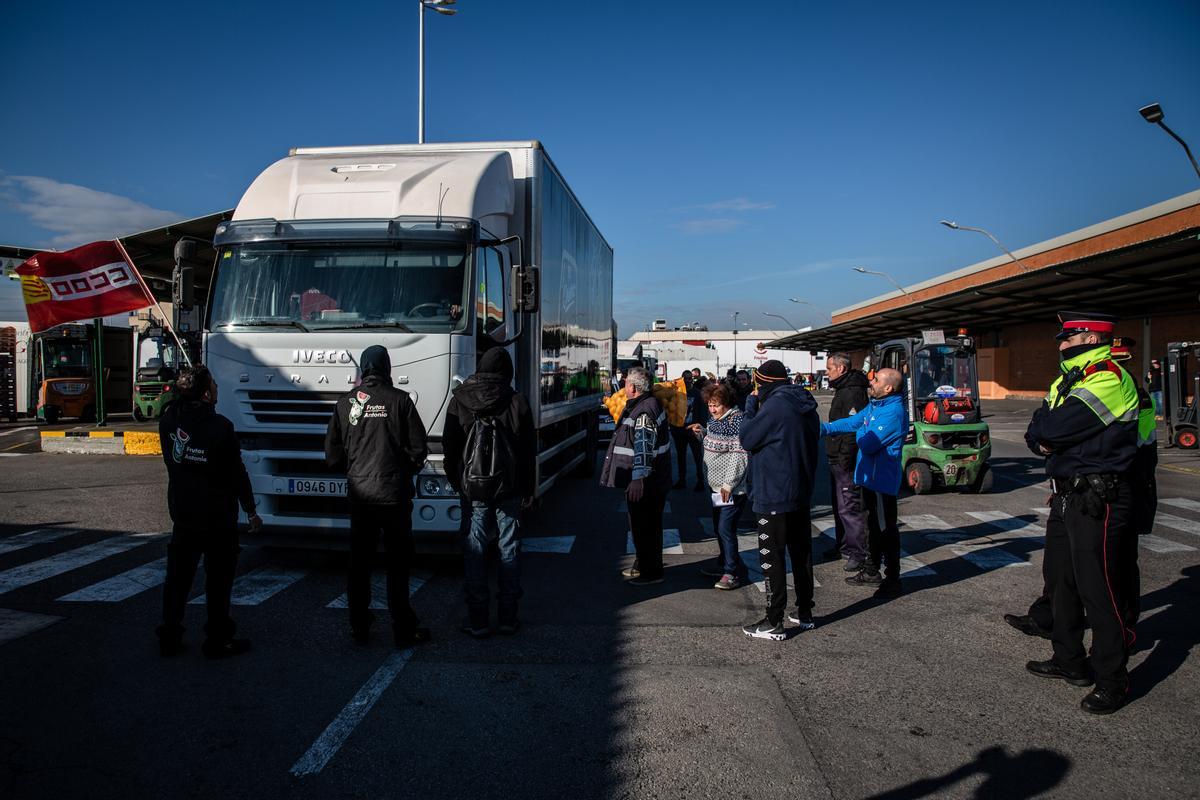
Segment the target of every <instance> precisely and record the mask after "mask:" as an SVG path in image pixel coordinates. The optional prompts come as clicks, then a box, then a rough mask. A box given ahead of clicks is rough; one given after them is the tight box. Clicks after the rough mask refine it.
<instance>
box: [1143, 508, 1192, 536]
mask: <svg viewBox="0 0 1200 800" xmlns="http://www.w3.org/2000/svg"><path fill="white" fill-rule="evenodd" d="M1154 524H1155V525H1165V526H1166V527H1168V528H1174V529H1175V530H1177V531H1183V532H1184V533H1190V534H1192V535H1193V536H1200V522H1193V521H1192V520H1190V519H1184V518H1183V517H1177V516H1175V515H1174V514H1164V513H1163V512H1161V511H1159V512H1158V513H1156V514H1155V515H1154Z"/></svg>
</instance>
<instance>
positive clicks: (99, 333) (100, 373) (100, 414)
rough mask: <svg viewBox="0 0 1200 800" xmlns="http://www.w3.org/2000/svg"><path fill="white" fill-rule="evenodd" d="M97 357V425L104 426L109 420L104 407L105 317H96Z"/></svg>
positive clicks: (95, 362) (95, 366) (95, 363)
mask: <svg viewBox="0 0 1200 800" xmlns="http://www.w3.org/2000/svg"><path fill="white" fill-rule="evenodd" d="M95 323H96V357H95V359H94V371H95V376H94V377H93V378H92V380H93V382H94V383H95V387H96V427H97V428H103V427H104V425H105V422H106V420H107V416H108V415H107V414H105V409H104V318H103V317H96V318H95Z"/></svg>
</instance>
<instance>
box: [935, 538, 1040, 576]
mask: <svg viewBox="0 0 1200 800" xmlns="http://www.w3.org/2000/svg"><path fill="white" fill-rule="evenodd" d="M950 549H951V550H953V551H954V554H955V555H957V556H960V557H962V558H964V559H966V560H967V561H969V562H971V563H972V564H974V565H975V566H977V567H979V568H980V569H982V570H988V571H990V570H994V569H1002V568H1003V567H1028V566H1029V562H1028V561H1025V560H1023V559H1021V558H1018V557H1017V556H1014V555H1013V554H1012V553H1010V552H1008V551H1007V550H1005V549H1004V548H1002V547H1000V546H999V545H995V544H987V545H980V546H978V547H966V546H961V545H960V546H955V547H951V548H950Z"/></svg>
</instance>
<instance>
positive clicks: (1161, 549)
mask: <svg viewBox="0 0 1200 800" xmlns="http://www.w3.org/2000/svg"><path fill="white" fill-rule="evenodd" d="M1138 544H1139V545H1140V546H1142V547H1144V548H1146V549H1147V550H1150V551H1151V552H1154V553H1183V552H1186V551H1188V550H1195V549H1196V548H1194V547H1189V546H1188V545H1186V544H1179V543H1178V542H1172V541H1171V540H1170V539H1163V538H1162V537H1159V536H1151V535H1149V534H1147V535H1145V536H1139V537H1138Z"/></svg>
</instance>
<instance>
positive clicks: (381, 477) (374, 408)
mask: <svg viewBox="0 0 1200 800" xmlns="http://www.w3.org/2000/svg"><path fill="white" fill-rule="evenodd" d="M428 454H429V449H428V447H427V445H426V443H425V426H424V425H423V424H422V423H421V417H420V416H419V415H418V414H417V407H416V406H414V405H413V402H412V399H411V398H410V397H409V396H408V392H405V391H402V390H400V389H396V388H393V387H392V381H391V379H390V378H387V377H383V376H382V375H375V374H372V375H367V376H366V377H364V378H363V382H362V385H361V386H359V387H358V388H356V389H351V390H350V391H349V392H347V393H346V394H344V395H342V396H341V397H340V398H338V401H337V406H336V407H335V408H334V411H333V418H332V419H330V420H329V430H328V431H327V432H326V434H325V461H326V462H327V463H328V464H329V466H330V467H331V468H332V469H334V470H336V471H337V472H341V473H344V474H345V475H346V476H347V478H348V479H349V487H348V488H349V496H350V502H351V503H361V504H364V505H387V504H392V503H402V502H406V501H408V500H411V499H412V496H413V475H415V474H417V473H418V472H420V470H421V467H422V466H424V465H425V457H426V456H427V455H428Z"/></svg>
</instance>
